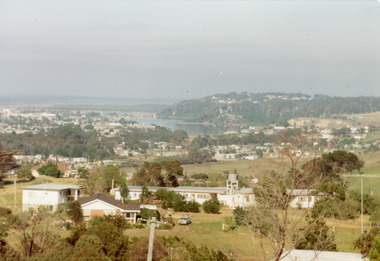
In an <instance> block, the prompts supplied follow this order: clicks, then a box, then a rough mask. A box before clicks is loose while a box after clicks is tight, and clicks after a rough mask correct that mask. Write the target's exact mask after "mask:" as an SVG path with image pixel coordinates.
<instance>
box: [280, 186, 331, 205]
mask: <svg viewBox="0 0 380 261" xmlns="http://www.w3.org/2000/svg"><path fill="white" fill-rule="evenodd" d="M286 193H287V194H288V195H289V196H290V197H291V201H290V206H291V207H292V208H312V207H313V206H314V204H315V203H316V202H317V201H318V200H319V199H321V198H322V197H326V196H327V194H326V193H321V192H318V191H316V190H315V189H293V190H291V189H288V190H287V191H286Z"/></svg>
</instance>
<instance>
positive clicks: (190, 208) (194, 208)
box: [185, 201, 201, 213]
mask: <svg viewBox="0 0 380 261" xmlns="http://www.w3.org/2000/svg"><path fill="white" fill-rule="evenodd" d="M200 207H201V205H200V204H199V203H198V202H195V201H194V202H187V203H186V205H185V211H186V212H191V213H198V212H200V209H199V208H200Z"/></svg>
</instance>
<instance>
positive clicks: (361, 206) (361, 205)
mask: <svg viewBox="0 0 380 261" xmlns="http://www.w3.org/2000/svg"><path fill="white" fill-rule="evenodd" d="M360 188H361V189H360V190H361V193H360V194H361V202H360V208H361V222H362V234H363V233H364V228H363V175H360Z"/></svg>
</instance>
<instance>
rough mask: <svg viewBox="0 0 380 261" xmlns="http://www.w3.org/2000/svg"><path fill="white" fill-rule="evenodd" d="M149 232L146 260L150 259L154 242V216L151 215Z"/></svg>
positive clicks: (150, 260) (149, 260)
mask: <svg viewBox="0 0 380 261" xmlns="http://www.w3.org/2000/svg"><path fill="white" fill-rule="evenodd" d="M149 227H150V233H149V249H148V258H147V259H146V260H147V261H152V257H153V242H154V230H155V228H156V218H155V217H152V220H151V221H150V225H149Z"/></svg>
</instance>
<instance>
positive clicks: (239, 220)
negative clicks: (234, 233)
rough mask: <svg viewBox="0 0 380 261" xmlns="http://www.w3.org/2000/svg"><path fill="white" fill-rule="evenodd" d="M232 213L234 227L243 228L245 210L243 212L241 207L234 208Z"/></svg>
mask: <svg viewBox="0 0 380 261" xmlns="http://www.w3.org/2000/svg"><path fill="white" fill-rule="evenodd" d="M232 213H233V214H234V218H235V223H236V225H238V226H243V225H244V219H245V215H246V214H247V210H245V209H244V208H242V207H236V208H235V209H234V211H233V212H232Z"/></svg>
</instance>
